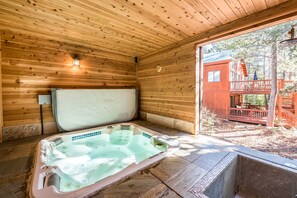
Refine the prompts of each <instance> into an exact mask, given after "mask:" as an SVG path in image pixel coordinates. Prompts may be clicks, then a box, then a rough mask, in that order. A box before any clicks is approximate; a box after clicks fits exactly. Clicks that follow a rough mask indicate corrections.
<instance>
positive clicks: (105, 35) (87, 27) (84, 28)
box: [18, 8, 160, 48]
mask: <svg viewBox="0 0 297 198" xmlns="http://www.w3.org/2000/svg"><path fill="white" fill-rule="evenodd" d="M22 11H23V12H22ZM18 12H19V13H21V14H27V13H30V12H29V11H28V10H23V9H22V8H19V9H18ZM28 15H29V14H28ZM29 16H30V17H32V16H31V15H29ZM56 18H57V17H56ZM50 19H51V18H50V17H49V16H48V17H47V19H43V18H42V17H41V19H40V20H47V21H53V23H55V25H58V26H60V27H64V26H63V24H62V23H61V24H60V25H59V23H57V22H55V21H58V20H55V18H54V19H53V20H50ZM70 26H72V27H73V28H78V27H81V28H82V30H81V31H87V32H90V33H91V32H95V33H94V34H97V32H98V31H97V30H96V29H95V28H93V27H91V26H90V25H88V24H80V26H77V25H76V24H71V23H68V24H67V26H66V27H67V28H68V29H69V30H71V28H70ZM67 28H65V29H67ZM73 28H72V29H73ZM93 29H94V30H93ZM78 32H79V31H78ZM100 34H102V36H101V35H99V36H101V37H103V38H107V39H106V40H108V39H112V38H113V39H115V38H116V39H118V40H122V42H127V41H128V40H132V39H131V38H126V37H129V35H126V34H125V33H123V32H121V37H119V35H118V34H115V33H114V32H113V31H109V32H102V31H101V32H100ZM108 37H110V38H108ZM97 38H98V37H97ZM135 38H136V37H135ZM131 43H133V44H134V45H138V44H141V43H149V42H147V40H145V42H141V39H140V40H139V39H137V40H135V41H133V40H132V41H131ZM141 45H142V44H141ZM149 45H151V44H149ZM158 47H160V45H159V46H158V45H157V46H154V48H158ZM149 48H150V47H149Z"/></svg>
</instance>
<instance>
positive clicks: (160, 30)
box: [88, 0, 180, 37]
mask: <svg viewBox="0 0 297 198" xmlns="http://www.w3.org/2000/svg"><path fill="white" fill-rule="evenodd" d="M89 2H90V3H93V4H92V5H94V6H97V7H101V9H103V8H104V10H105V11H106V12H107V13H109V14H110V15H114V14H117V15H120V14H121V16H122V17H121V18H123V19H124V21H125V22H127V21H133V22H134V23H136V27H137V28H139V27H141V26H143V25H142V24H141V22H138V21H134V19H133V18H132V17H127V15H129V14H125V12H124V11H123V10H122V9H120V8H121V5H122V4H120V3H119V2H118V1H114V2H113V4H115V5H117V6H115V9H119V12H118V13H116V12H115V11H112V10H110V9H112V8H113V7H112V5H111V4H110V1H107V2H106V1H103V0H102V1H100V5H99V4H98V1H94V0H89ZM88 4H89V3H88ZM101 11H102V10H101ZM129 11H130V15H131V16H132V15H133V16H134V17H137V18H138V19H141V20H144V22H143V23H147V24H146V25H145V26H144V28H145V29H150V27H153V26H155V25H158V24H157V23H156V22H154V19H151V18H149V19H146V18H145V17H142V18H140V16H139V15H137V12H135V11H134V10H129ZM130 15H129V16H130ZM118 18H119V17H118ZM159 23H160V27H168V30H167V29H164V28H158V29H156V28H154V29H153V31H155V32H157V33H159V34H164V35H165V36H167V37H177V36H179V35H178V34H176V32H174V30H172V27H170V26H168V24H164V23H162V21H159ZM179 37H180V36H179Z"/></svg>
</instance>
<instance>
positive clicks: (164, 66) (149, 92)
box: [137, 44, 196, 123]
mask: <svg viewBox="0 0 297 198" xmlns="http://www.w3.org/2000/svg"><path fill="white" fill-rule="evenodd" d="M195 54H196V50H195V46H194V45H193V44H191V45H184V46H179V47H177V48H174V49H170V50H167V51H165V52H162V53H159V54H155V55H152V56H147V57H145V58H143V59H140V62H139V64H138V66H137V79H138V84H139V88H140V111H142V112H146V113H152V114H157V115H162V116H166V117H170V118H175V119H178V120H183V121H188V122H191V123H194V119H195V89H196V86H195V66H196V60H195V59H196V56H195ZM158 65H159V66H160V67H161V71H160V72H157V70H156V67H157V66H158Z"/></svg>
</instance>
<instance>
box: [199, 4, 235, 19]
mask: <svg viewBox="0 0 297 198" xmlns="http://www.w3.org/2000/svg"><path fill="white" fill-rule="evenodd" d="M196 1H199V2H200V3H201V4H203V6H205V7H206V8H207V9H208V10H209V11H210V12H211V13H212V14H213V15H215V16H216V18H217V19H218V20H220V22H221V23H223V24H225V23H228V22H230V20H229V19H228V18H227V17H226V15H225V14H224V13H223V12H222V11H221V10H220V9H219V8H218V7H217V6H216V5H215V4H214V3H213V2H211V1H208V0H196Z"/></svg>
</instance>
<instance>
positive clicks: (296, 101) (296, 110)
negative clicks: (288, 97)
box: [293, 93, 297, 115]
mask: <svg viewBox="0 0 297 198" xmlns="http://www.w3.org/2000/svg"><path fill="white" fill-rule="evenodd" d="M293 98H294V103H293V106H294V110H295V115H297V93H294V95H293Z"/></svg>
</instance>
